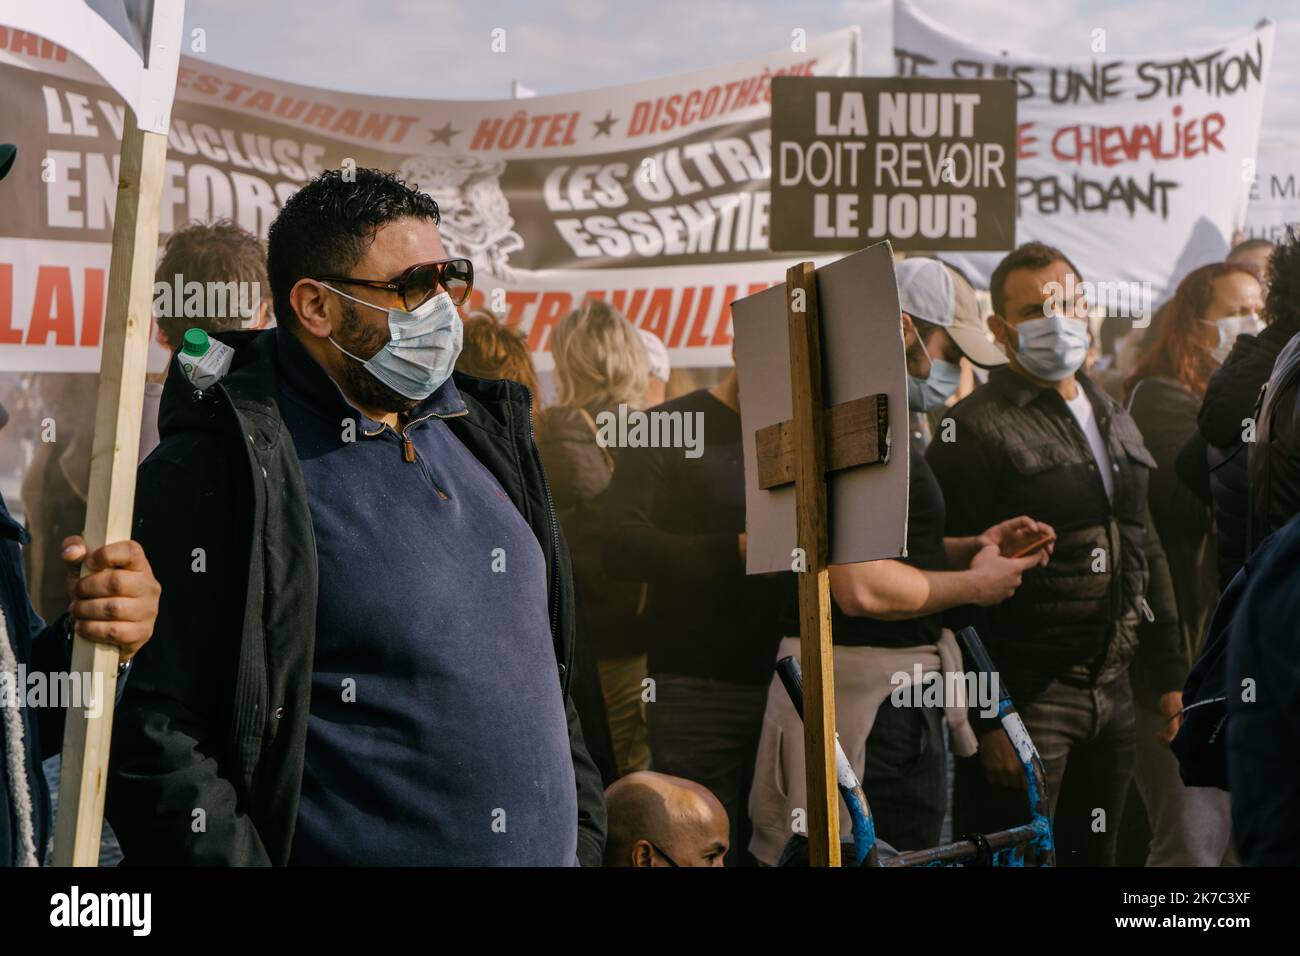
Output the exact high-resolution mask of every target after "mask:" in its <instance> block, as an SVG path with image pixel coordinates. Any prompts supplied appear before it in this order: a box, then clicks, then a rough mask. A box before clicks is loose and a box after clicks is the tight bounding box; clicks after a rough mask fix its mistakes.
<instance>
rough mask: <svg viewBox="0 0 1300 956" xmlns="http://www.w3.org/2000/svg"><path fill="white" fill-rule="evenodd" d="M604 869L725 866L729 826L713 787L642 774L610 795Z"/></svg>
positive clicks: (631, 776) (615, 785)
mask: <svg viewBox="0 0 1300 956" xmlns="http://www.w3.org/2000/svg"><path fill="white" fill-rule="evenodd" d="M605 809H606V814H607V816H608V820H609V823H608V826H609V835H608V837H607V838H606V840H605V866H722V860H723V857H725V856H726V855H727V845H728V835H727V834H728V832H729V827H730V824H729V822H728V820H727V811H726V810H725V809H724V808H723V806H722V803H721V802H720V801H719V800H718V798H717V797H715V796H714V795H713V792H712V791H711V790H709V788H708V787H705V786H701V785H700V784H698V783H695V782H694V781H693V780H684V779H683V778H681V777H670V776H668V775H667V774H663V773H652V772H650V771H639V772H637V773H630V774H628V775H627V776H625V777H620V778H619V779H618V780H615V781H614V782H613V783H611V784H610V785H609V788H608V789H607V790H606V791H605Z"/></svg>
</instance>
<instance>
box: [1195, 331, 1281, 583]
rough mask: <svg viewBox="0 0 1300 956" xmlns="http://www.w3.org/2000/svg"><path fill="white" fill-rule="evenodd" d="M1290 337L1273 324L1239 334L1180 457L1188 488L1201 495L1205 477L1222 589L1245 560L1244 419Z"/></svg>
mask: <svg viewBox="0 0 1300 956" xmlns="http://www.w3.org/2000/svg"><path fill="white" fill-rule="evenodd" d="M1290 338H1291V333H1290V332H1289V331H1287V330H1285V329H1282V328H1279V327H1277V326H1269V327H1268V328H1266V329H1265V330H1264V331H1263V332H1261V333H1259V335H1241V336H1238V337H1237V341H1236V342H1235V343H1234V344H1233V346H1232V351H1231V352H1229V353H1228V358H1227V359H1226V360H1225V361H1224V363H1223V365H1222V366H1221V367H1220V368H1219V370H1218V371H1217V372H1215V373H1214V375H1213V376H1212V377H1211V378H1210V384H1209V387H1208V388H1206V390H1205V401H1204V402H1202V404H1201V411H1200V414H1199V415H1198V416H1197V428H1198V435H1197V436H1196V437H1194V438H1193V439H1192V440H1191V441H1190V442H1189V443H1188V445H1187V446H1186V447H1184V449H1183V451H1182V452H1181V453H1180V454H1179V457H1178V474H1179V477H1181V478H1182V479H1183V481H1184V482H1186V483H1187V484H1188V486H1189V487H1191V488H1193V489H1198V490H1199V491H1200V492H1201V493H1202V494H1204V493H1205V491H1206V487H1207V476H1208V492H1209V496H1210V500H1211V502H1212V503H1213V506H1214V523H1215V527H1216V529H1217V533H1218V547H1219V588H1220V590H1222V589H1223V588H1225V587H1227V585H1228V582H1229V581H1231V580H1232V576H1233V575H1234V574H1236V573H1237V571H1238V569H1240V567H1241V565H1242V562H1243V561H1245V559H1246V526H1247V521H1248V512H1249V504H1248V499H1249V490H1248V489H1249V484H1248V479H1247V473H1246V469H1247V457H1248V455H1247V452H1246V446H1245V443H1244V442H1243V441H1242V436H1243V433H1244V431H1245V428H1246V426H1245V424H1244V422H1245V420H1246V419H1248V418H1253V417H1254V415H1255V408H1256V405H1257V404H1258V401H1259V390H1260V387H1261V386H1262V385H1263V384H1264V383H1265V382H1267V381H1268V377H1269V375H1270V374H1271V373H1272V371H1273V363H1274V362H1276V361H1277V356H1278V353H1280V352H1281V351H1282V348H1283V346H1285V345H1286V343H1287V341H1288V340H1289V339H1290Z"/></svg>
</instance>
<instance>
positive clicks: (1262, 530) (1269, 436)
mask: <svg viewBox="0 0 1300 956" xmlns="http://www.w3.org/2000/svg"><path fill="white" fill-rule="evenodd" d="M1249 463H1250V464H1249V468H1250V536H1249V538H1248V539H1247V541H1246V554H1247V555H1248V556H1249V554H1250V553H1251V552H1252V551H1254V550H1255V548H1257V547H1258V546H1259V543H1260V542H1261V541H1263V540H1264V539H1265V538H1266V537H1268V536H1269V535H1270V534H1272V533H1273V532H1274V531H1276V530H1277V529H1278V528H1280V527H1282V526H1283V525H1284V524H1286V523H1287V522H1288V521H1290V520H1291V519H1292V518H1294V517H1295V516H1296V515H1297V514H1300V335H1297V336H1295V337H1293V338H1292V339H1291V341H1290V342H1289V343H1287V346H1286V348H1284V349H1283V350H1282V352H1281V354H1280V355H1278V357H1277V363H1276V364H1275V365H1274V366H1273V373H1272V375H1271V376H1270V377H1269V380H1268V388H1267V389H1266V390H1265V393H1264V404H1263V407H1262V408H1261V409H1260V412H1259V425H1258V428H1257V430H1256V434H1255V442H1254V444H1252V445H1251V446H1250V453H1249Z"/></svg>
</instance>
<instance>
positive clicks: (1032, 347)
mask: <svg viewBox="0 0 1300 956" xmlns="http://www.w3.org/2000/svg"><path fill="white" fill-rule="evenodd" d="M1008 324H1010V323H1008ZM1014 328H1015V330H1016V333H1017V336H1018V338H1019V342H1020V344H1019V345H1018V346H1017V347H1016V361H1017V362H1019V363H1020V367H1021V368H1023V369H1024V370H1025V371H1026V372H1028V373H1029V374H1030V375H1032V376H1034V377H1035V378H1041V379H1043V380H1044V381H1047V382H1059V381H1061V380H1062V379H1066V378H1069V377H1070V376H1071V375H1073V374H1074V373H1075V372H1077V371H1078V370H1079V369H1080V368H1081V367H1082V366H1083V360H1084V359H1085V358H1087V357H1088V323H1087V322H1085V321H1083V320H1082V319H1071V318H1066V317H1065V316H1063V315H1049V316H1046V317H1045V318H1041V319H1030V320H1029V321H1028V322H1021V323H1020V324H1019V325H1017V326H1014Z"/></svg>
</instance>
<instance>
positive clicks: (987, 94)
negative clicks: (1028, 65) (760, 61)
mask: <svg viewBox="0 0 1300 956" xmlns="http://www.w3.org/2000/svg"><path fill="white" fill-rule="evenodd" d="M1015 215H1016V88H1015V82H1014V81H1012V80H930V79H924V80H922V79H902V78H893V77H879V78H862V77H857V78H839V77H807V78H805V77H798V78H794V77H780V78H776V79H774V80H773V81H772V211H771V244H772V249H773V250H774V251H780V252H836V251H848V250H854V249H860V248H861V247H862V246H865V245H867V244H869V243H874V242H879V241H880V240H882V239H888V240H889V241H890V243H892V244H893V246H894V248H895V249H897V250H900V251H904V252H922V251H925V252H943V251H957V250H960V251H966V252H974V251H990V252H996V251H1002V250H1007V249H1011V248H1013V247H1014V246H1015Z"/></svg>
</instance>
